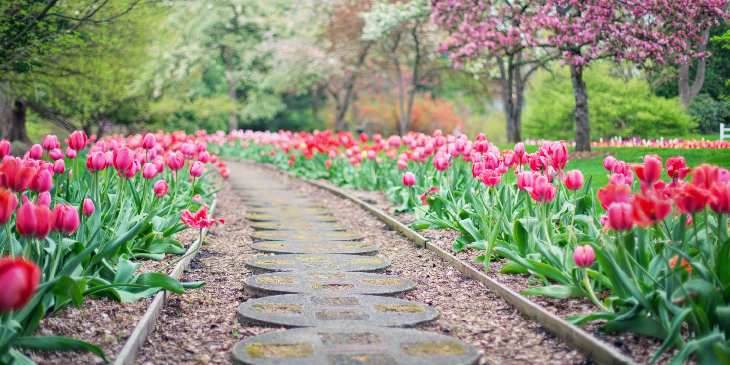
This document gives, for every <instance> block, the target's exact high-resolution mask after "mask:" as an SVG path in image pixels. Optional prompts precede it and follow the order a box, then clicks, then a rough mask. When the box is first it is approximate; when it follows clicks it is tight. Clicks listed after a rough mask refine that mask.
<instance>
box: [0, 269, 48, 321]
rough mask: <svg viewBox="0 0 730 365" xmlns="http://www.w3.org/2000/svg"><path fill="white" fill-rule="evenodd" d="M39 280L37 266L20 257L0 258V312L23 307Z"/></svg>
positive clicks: (31, 295)
mask: <svg viewBox="0 0 730 365" xmlns="http://www.w3.org/2000/svg"><path fill="white" fill-rule="evenodd" d="M40 280H41V270H40V269H39V268H38V266H37V265H36V264H35V263H33V262H31V261H29V260H26V259H24V258H22V257H18V258H11V257H3V258H1V259H0V313H4V312H8V311H11V310H18V309H21V308H23V306H25V305H26V304H27V303H28V301H30V298H31V297H33V293H35V290H36V288H37V287H38V283H39V282H40Z"/></svg>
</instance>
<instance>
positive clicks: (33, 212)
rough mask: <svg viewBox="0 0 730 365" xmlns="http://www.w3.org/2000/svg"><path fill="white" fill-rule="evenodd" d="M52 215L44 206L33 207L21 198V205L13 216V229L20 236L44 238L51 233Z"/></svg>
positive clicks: (24, 198) (24, 197) (26, 199)
mask: <svg viewBox="0 0 730 365" xmlns="http://www.w3.org/2000/svg"><path fill="white" fill-rule="evenodd" d="M52 221H53V214H51V210H50V209H48V207H47V206H45V205H35V204H33V203H31V202H30V201H28V197H27V196H25V195H24V196H23V204H22V205H21V206H20V208H18V211H17V213H16V215H15V229H16V230H17V231H18V234H20V235H21V236H32V237H36V238H44V237H46V236H47V235H48V232H50V231H51V223H52Z"/></svg>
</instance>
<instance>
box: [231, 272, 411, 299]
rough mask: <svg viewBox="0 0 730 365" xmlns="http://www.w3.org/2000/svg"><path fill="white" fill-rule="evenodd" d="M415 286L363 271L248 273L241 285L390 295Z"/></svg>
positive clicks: (268, 291) (262, 290)
mask: <svg viewBox="0 0 730 365" xmlns="http://www.w3.org/2000/svg"><path fill="white" fill-rule="evenodd" d="M415 287H416V283H415V282H413V281H412V280H409V279H404V278H400V277H397V276H390V275H382V274H372V273H364V272H320V271H302V272H294V273H290V272H277V273H271V274H260V275H254V276H250V277H248V278H247V279H246V280H245V281H244V288H245V289H246V291H247V292H248V293H251V294H254V295H275V294H298V293H302V294H317V295H350V294H371V295H394V294H398V293H403V292H405V291H408V290H411V289H413V288H415Z"/></svg>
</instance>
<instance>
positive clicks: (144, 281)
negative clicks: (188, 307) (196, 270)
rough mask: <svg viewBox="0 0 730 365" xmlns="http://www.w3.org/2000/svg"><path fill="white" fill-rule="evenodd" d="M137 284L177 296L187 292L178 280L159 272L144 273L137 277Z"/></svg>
mask: <svg viewBox="0 0 730 365" xmlns="http://www.w3.org/2000/svg"><path fill="white" fill-rule="evenodd" d="M135 283H136V284H141V285H147V286H150V287H157V288H162V289H165V290H168V291H171V292H173V293H176V294H182V293H183V292H184V291H185V289H184V288H183V286H182V284H180V282H179V281H178V280H177V279H175V278H173V277H171V276H169V275H167V274H163V273H159V272H147V273H144V274H142V275H140V276H138V277H137V279H136V280H135Z"/></svg>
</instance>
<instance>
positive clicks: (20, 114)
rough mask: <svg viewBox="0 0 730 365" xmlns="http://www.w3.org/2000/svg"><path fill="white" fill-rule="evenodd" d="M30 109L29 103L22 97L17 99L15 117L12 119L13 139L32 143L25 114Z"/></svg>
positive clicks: (11, 130)
mask: <svg viewBox="0 0 730 365" xmlns="http://www.w3.org/2000/svg"><path fill="white" fill-rule="evenodd" d="M27 110H28V107H27V105H25V102H23V101H22V100H20V99H16V100H15V104H14V109H13V118H12V119H11V121H10V133H9V136H8V137H9V138H8V139H10V140H11V141H21V142H25V143H30V138H28V132H27V131H26V129H25V116H26V111H27Z"/></svg>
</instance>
